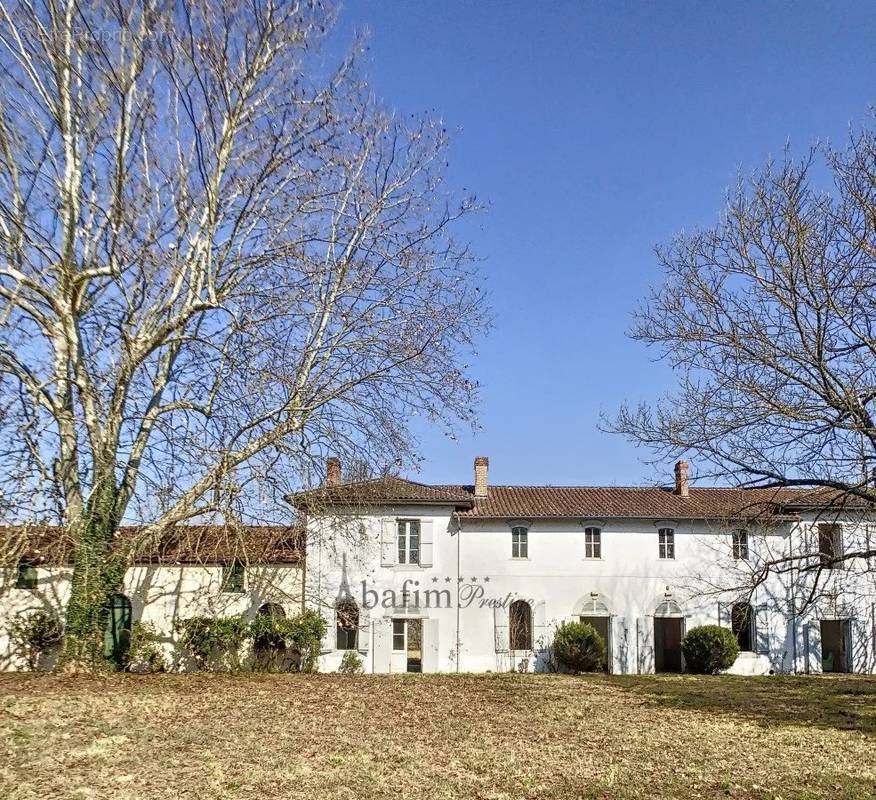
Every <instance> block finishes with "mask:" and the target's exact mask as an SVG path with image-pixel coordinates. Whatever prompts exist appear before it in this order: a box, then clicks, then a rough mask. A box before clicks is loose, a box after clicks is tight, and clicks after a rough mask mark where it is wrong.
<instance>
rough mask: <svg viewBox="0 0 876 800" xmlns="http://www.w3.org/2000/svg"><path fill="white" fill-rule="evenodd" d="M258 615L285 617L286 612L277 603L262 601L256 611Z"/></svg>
mask: <svg viewBox="0 0 876 800" xmlns="http://www.w3.org/2000/svg"><path fill="white" fill-rule="evenodd" d="M256 613H257V614H258V615H259V616H260V617H285V616H286V612H285V611H284V610H283V606H281V605H280V604H279V603H264V604H263V605H261V606H259V610H258V611H257V612H256Z"/></svg>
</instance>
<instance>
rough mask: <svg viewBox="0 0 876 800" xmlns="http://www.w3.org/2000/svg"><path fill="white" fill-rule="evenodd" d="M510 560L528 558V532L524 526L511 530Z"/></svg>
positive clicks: (517, 526) (516, 526)
mask: <svg viewBox="0 0 876 800" xmlns="http://www.w3.org/2000/svg"><path fill="white" fill-rule="evenodd" d="M511 558H529V531H528V530H527V528H526V526H525V525H515V526H514V527H513V528H511Z"/></svg>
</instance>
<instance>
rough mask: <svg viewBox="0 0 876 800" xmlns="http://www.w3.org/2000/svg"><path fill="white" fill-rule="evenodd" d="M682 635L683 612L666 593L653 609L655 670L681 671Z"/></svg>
mask: <svg viewBox="0 0 876 800" xmlns="http://www.w3.org/2000/svg"><path fill="white" fill-rule="evenodd" d="M683 636H684V613H683V612H682V610H681V606H680V605H679V604H678V603H677V602H676V601H675V600H674V599H673V598H672V596H671V595H668V594H667V595H665V596H664V597H663V600H662V601H661V602H660V603H659V604H658V605H657V608H655V609H654V671H655V672H681V670H682V657H681V640H682V637H683Z"/></svg>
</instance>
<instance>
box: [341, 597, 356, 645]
mask: <svg viewBox="0 0 876 800" xmlns="http://www.w3.org/2000/svg"><path fill="white" fill-rule="evenodd" d="M335 646H336V647H337V649H338V650H355V649H357V648H358V646H359V607H358V606H357V605H356V604H355V603H354V602H353V601H352V600H347V601H344V602H341V603H338V607H337V636H336V642H335Z"/></svg>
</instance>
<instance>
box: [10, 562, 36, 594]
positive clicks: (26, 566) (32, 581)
mask: <svg viewBox="0 0 876 800" xmlns="http://www.w3.org/2000/svg"><path fill="white" fill-rule="evenodd" d="M36 587H37V571H36V567H34V565H33V564H31V563H29V562H27V561H19V562H18V575H17V576H16V578H15V588H16V589H36Z"/></svg>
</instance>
